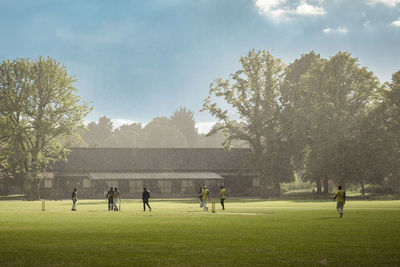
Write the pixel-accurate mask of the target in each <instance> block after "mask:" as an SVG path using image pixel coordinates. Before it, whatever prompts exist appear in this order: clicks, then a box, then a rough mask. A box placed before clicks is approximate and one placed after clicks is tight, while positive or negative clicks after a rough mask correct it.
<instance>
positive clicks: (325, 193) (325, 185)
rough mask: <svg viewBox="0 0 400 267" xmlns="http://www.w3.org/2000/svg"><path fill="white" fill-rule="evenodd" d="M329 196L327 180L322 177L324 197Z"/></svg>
mask: <svg viewBox="0 0 400 267" xmlns="http://www.w3.org/2000/svg"><path fill="white" fill-rule="evenodd" d="M328 194H329V188H328V178H327V177H324V195H328Z"/></svg>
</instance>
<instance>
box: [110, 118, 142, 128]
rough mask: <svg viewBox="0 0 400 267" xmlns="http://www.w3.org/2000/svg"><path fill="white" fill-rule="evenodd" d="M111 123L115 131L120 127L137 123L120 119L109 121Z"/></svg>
mask: <svg viewBox="0 0 400 267" xmlns="http://www.w3.org/2000/svg"><path fill="white" fill-rule="evenodd" d="M111 122H112V124H113V127H114V129H117V128H119V127H121V126H122V125H125V124H132V123H137V122H136V121H133V120H128V119H122V118H116V119H111Z"/></svg>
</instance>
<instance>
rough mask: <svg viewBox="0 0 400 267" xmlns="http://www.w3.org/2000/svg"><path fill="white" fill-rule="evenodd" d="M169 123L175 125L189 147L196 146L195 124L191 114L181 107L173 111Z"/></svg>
mask: <svg viewBox="0 0 400 267" xmlns="http://www.w3.org/2000/svg"><path fill="white" fill-rule="evenodd" d="M170 120H171V123H172V124H173V125H175V127H176V128H178V129H179V131H180V132H182V133H183V134H184V135H185V136H186V140H187V144H188V146H189V147H196V146H197V135H198V133H197V129H196V122H195V120H194V118H193V112H192V111H190V110H188V109H186V108H185V107H181V108H180V109H179V110H177V111H175V112H174V114H172V116H171V119H170Z"/></svg>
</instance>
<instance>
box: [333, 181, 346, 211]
mask: <svg viewBox="0 0 400 267" xmlns="http://www.w3.org/2000/svg"><path fill="white" fill-rule="evenodd" d="M333 200H334V201H335V200H336V209H337V211H338V212H339V217H340V218H342V217H343V208H344V204H345V203H346V192H345V191H343V190H342V186H341V185H339V186H338V190H337V191H336V193H335V197H334V198H333Z"/></svg>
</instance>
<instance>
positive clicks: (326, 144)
mask: <svg viewBox="0 0 400 267" xmlns="http://www.w3.org/2000/svg"><path fill="white" fill-rule="evenodd" d="M300 87H302V89H301V90H302V92H304V98H305V99H306V100H305V102H306V103H307V106H309V107H311V110H310V111H309V112H307V115H306V116H305V118H306V121H308V122H309V123H310V125H311V127H310V133H309V136H310V145H309V149H308V156H307V161H306V174H307V176H308V177H309V178H310V179H312V180H318V179H319V177H322V179H323V184H324V191H325V192H326V193H327V192H328V179H334V180H335V181H336V182H337V183H341V184H345V183H348V182H350V181H351V177H350V176H351V175H350V174H351V160H353V159H354V157H353V158H352V157H351V155H349V153H347V151H346V146H347V144H349V143H351V142H353V139H354V130H355V127H357V125H358V124H359V121H360V120H362V118H363V117H365V116H366V115H367V114H368V110H369V109H370V106H371V103H373V101H374V96H375V92H376V91H377V88H378V87H379V82H378V80H377V78H376V77H375V76H374V75H373V73H372V72H370V71H368V70H367V69H366V68H361V67H360V66H359V65H358V62H357V59H356V58H352V57H351V55H350V54H349V53H345V52H339V53H337V54H336V55H334V56H332V57H331V58H329V60H321V61H320V62H319V63H318V64H314V65H313V67H312V68H311V69H310V71H309V72H307V73H306V74H305V75H304V77H303V78H302V83H301V85H300ZM354 155H356V154H354Z"/></svg>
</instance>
